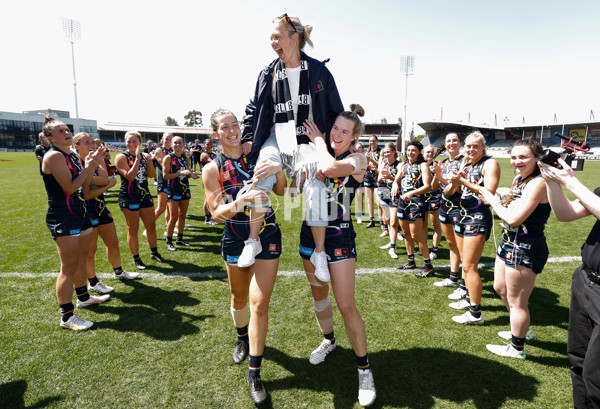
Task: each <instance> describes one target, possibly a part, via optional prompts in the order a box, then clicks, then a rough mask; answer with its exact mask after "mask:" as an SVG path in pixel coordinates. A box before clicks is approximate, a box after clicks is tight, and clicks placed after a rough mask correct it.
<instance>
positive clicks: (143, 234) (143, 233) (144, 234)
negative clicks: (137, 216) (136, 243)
mask: <svg viewBox="0 0 600 409" xmlns="http://www.w3.org/2000/svg"><path fill="white" fill-rule="evenodd" d="M142 236H144V237H146V229H144V231H143V232H142Z"/></svg>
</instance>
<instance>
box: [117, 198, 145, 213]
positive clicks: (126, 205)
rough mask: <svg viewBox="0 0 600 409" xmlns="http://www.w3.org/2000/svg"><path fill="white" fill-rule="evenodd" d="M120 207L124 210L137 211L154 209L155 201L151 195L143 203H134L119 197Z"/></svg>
mask: <svg viewBox="0 0 600 409" xmlns="http://www.w3.org/2000/svg"><path fill="white" fill-rule="evenodd" d="M119 207H120V208H121V210H122V209H128V210H131V211H136V210H140V209H144V208H147V207H154V200H153V199H152V196H151V195H146V196H144V198H143V199H142V201H141V202H140V201H133V200H130V199H127V198H122V197H119Z"/></svg>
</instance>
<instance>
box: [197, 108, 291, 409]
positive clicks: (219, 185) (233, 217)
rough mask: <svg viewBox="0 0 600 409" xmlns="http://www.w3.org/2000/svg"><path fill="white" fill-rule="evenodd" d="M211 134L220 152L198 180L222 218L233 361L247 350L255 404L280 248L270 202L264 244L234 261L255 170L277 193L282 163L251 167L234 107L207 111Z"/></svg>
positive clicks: (253, 196)
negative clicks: (251, 256) (248, 257)
mask: <svg viewBox="0 0 600 409" xmlns="http://www.w3.org/2000/svg"><path fill="white" fill-rule="evenodd" d="M210 122H211V126H212V129H213V137H214V138H216V139H217V140H219V141H220V142H221V146H222V149H223V152H222V154H221V155H219V156H217V158H215V160H213V161H212V162H211V163H209V164H208V165H207V166H206V167H205V168H204V169H203V171H202V181H203V182H204V188H205V191H206V198H207V201H208V206H209V208H210V211H211V213H212V215H213V217H214V218H215V220H216V221H218V222H224V223H225V226H224V228H223V239H222V241H221V255H222V256H223V260H224V261H225V268H226V269H227V275H228V277H229V288H230V291H231V315H232V317H233V322H234V324H235V326H236V329H237V335H238V340H237V341H236V346H235V349H234V351H233V361H234V362H235V363H236V364H239V363H241V362H242V361H243V360H244V359H245V358H246V355H247V354H248V350H249V352H250V362H249V365H248V378H247V382H248V386H249V388H250V396H251V398H252V401H253V402H254V403H255V404H260V403H262V402H264V401H265V400H266V399H267V391H266V389H265V387H264V385H263V383H262V381H261V377H260V369H261V363H262V357H263V352H264V347H265V339H266V336H267V327H268V317H269V315H268V314H269V301H270V299H271V293H272V292H273V286H274V285H275V278H276V276H277V267H278V266H279V256H280V254H281V230H280V229H279V226H278V225H277V221H276V220H275V213H274V212H273V209H271V208H269V209H268V211H267V213H266V215H265V218H264V220H263V225H262V227H261V229H260V240H261V241H262V243H263V244H264V245H263V249H262V251H261V252H260V253H259V254H257V255H256V262H255V263H254V264H253V265H251V266H249V267H244V268H242V267H239V266H238V265H237V262H238V259H239V256H240V254H241V253H242V249H243V248H244V241H245V240H246V239H247V238H248V235H249V234H250V219H249V209H248V205H249V204H250V203H252V202H254V201H255V200H257V199H258V198H259V197H260V196H264V195H265V193H264V192H263V191H260V190H257V189H254V188H253V187H254V185H255V184H256V182H254V183H253V182H252V177H253V175H254V172H255V170H261V171H262V172H264V175H267V176H270V175H275V176H276V178H277V181H276V183H275V185H274V186H273V191H274V192H275V193H277V194H279V195H282V194H283V192H284V189H285V187H286V179H285V176H284V174H283V172H282V171H281V166H280V165H279V164H278V163H275V162H271V161H269V162H266V163H264V164H263V165H262V166H260V167H256V169H255V166H254V164H253V163H251V162H249V161H248V158H247V157H246V155H244V154H243V152H242V147H241V145H240V141H241V131H240V125H239V122H238V120H237V118H236V117H235V115H234V114H233V113H231V112H230V111H227V110H223V109H219V110H218V111H216V112H215V113H213V114H212V116H211V119H210ZM248 296H250V309H251V313H250V325H249V326H248Z"/></svg>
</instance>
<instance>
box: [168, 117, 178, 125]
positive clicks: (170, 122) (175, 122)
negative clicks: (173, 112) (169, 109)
mask: <svg viewBox="0 0 600 409" xmlns="http://www.w3.org/2000/svg"><path fill="white" fill-rule="evenodd" d="M165 125H167V126H179V124H178V123H177V121H176V120H175V119H173V118H171V117H170V116H168V117H167V118H166V119H165Z"/></svg>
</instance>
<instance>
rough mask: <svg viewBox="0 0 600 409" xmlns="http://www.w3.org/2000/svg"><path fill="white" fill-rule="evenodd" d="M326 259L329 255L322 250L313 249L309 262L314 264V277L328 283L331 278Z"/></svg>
mask: <svg viewBox="0 0 600 409" xmlns="http://www.w3.org/2000/svg"><path fill="white" fill-rule="evenodd" d="M328 260H329V256H328V255H327V253H325V252H324V251H321V252H320V253H317V252H316V251H313V253H312V255H311V256H310V262H311V263H313V265H314V266H315V277H317V279H318V280H319V281H321V282H323V283H328V282H329V280H330V279H331V277H330V275H329V267H328V265H327V261H328Z"/></svg>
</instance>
